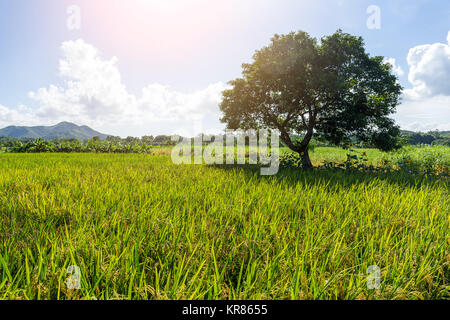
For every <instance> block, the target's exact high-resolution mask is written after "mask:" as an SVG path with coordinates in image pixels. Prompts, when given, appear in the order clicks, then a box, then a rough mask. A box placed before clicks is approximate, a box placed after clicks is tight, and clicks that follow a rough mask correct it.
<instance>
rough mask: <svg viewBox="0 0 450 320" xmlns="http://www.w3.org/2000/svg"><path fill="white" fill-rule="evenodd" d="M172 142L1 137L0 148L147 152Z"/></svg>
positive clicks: (158, 139) (15, 150) (159, 139)
mask: <svg viewBox="0 0 450 320" xmlns="http://www.w3.org/2000/svg"><path fill="white" fill-rule="evenodd" d="M172 144H173V143H172V142H171V141H170V137H167V136H158V137H156V138H155V139H153V137H148V136H144V137H142V138H134V137H128V138H126V139H122V138H120V137H108V138H107V139H106V140H100V139H99V137H93V138H92V139H89V140H87V141H86V142H82V141H80V140H76V139H63V140H53V141H45V140H42V139H35V140H32V139H11V138H9V139H2V140H0V150H1V149H3V150H4V151H5V152H10V153H11V152H12V153H41V152H62V153H71V152H95V153H148V152H149V151H150V150H151V149H152V148H154V147H155V146H169V145H172Z"/></svg>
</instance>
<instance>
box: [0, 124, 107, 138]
mask: <svg viewBox="0 0 450 320" xmlns="http://www.w3.org/2000/svg"><path fill="white" fill-rule="evenodd" d="M95 136H98V137H100V139H106V138H107V137H108V135H106V134H103V133H100V132H98V131H95V130H94V129H91V128H89V127H88V126H78V125H76V124H74V123H71V122H61V123H58V124H57V125H54V126H37V127H25V126H9V127H6V128H3V129H0V137H13V138H32V139H36V138H41V139H44V140H53V139H78V140H87V139H90V138H92V137H95Z"/></svg>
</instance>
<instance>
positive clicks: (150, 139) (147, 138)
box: [141, 136, 154, 145]
mask: <svg viewBox="0 0 450 320" xmlns="http://www.w3.org/2000/svg"><path fill="white" fill-rule="evenodd" d="M153 139H154V138H153V136H143V137H142V138H141V141H142V143H143V144H147V145H151V144H152V142H153Z"/></svg>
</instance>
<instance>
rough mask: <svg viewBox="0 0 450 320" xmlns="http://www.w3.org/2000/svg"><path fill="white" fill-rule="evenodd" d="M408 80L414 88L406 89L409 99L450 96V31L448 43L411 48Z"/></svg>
mask: <svg viewBox="0 0 450 320" xmlns="http://www.w3.org/2000/svg"><path fill="white" fill-rule="evenodd" d="M407 61H408V66H409V75H408V80H409V82H410V83H411V84H412V85H413V88H412V89H408V90H405V95H406V97H407V98H409V99H420V98H424V97H431V96H435V95H444V96H450V81H449V79H450V31H449V33H448V35H447V43H433V44H425V45H420V46H416V47H414V48H411V49H410V50H409V53H408V58H407Z"/></svg>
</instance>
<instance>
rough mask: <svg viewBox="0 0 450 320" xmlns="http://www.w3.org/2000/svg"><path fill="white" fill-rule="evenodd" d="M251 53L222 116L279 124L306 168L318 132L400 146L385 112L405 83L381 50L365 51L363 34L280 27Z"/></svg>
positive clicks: (234, 125) (231, 121)
mask: <svg viewBox="0 0 450 320" xmlns="http://www.w3.org/2000/svg"><path fill="white" fill-rule="evenodd" d="M253 60H254V61H253V63H251V64H243V65H242V68H243V71H242V75H243V77H242V78H238V79H235V80H233V81H230V82H229V85H230V86H231V88H230V89H228V90H225V91H224V92H223V93H222V96H223V98H222V102H221V104H220V109H221V111H222V112H223V117H222V118H221V121H222V122H225V123H226V124H227V127H228V128H229V129H234V130H236V129H244V130H245V129H258V128H262V127H265V128H268V129H275V130H278V131H279V132H280V138H281V140H282V141H283V143H284V144H285V145H286V146H288V147H289V148H290V149H291V150H293V151H295V152H298V153H299V154H300V155H301V158H302V163H303V167H304V168H311V167H312V164H311V160H310V158H309V154H308V144H309V142H310V141H311V139H312V138H313V136H315V137H316V138H317V139H319V140H323V141H328V142H331V143H333V144H335V145H346V144H347V145H348V144H349V142H350V137H352V136H356V137H357V138H358V139H359V140H360V141H363V142H366V143H370V144H371V145H373V146H375V147H377V148H380V149H382V150H391V149H393V148H396V147H398V143H397V140H398V139H397V138H398V136H399V134H400V130H399V128H398V127H397V126H396V125H395V123H394V121H393V120H391V119H390V118H389V117H388V116H389V115H390V114H392V113H393V112H394V111H395V107H396V106H397V105H398V103H399V97H400V93H401V90H402V88H401V86H400V85H399V83H398V81H397V78H396V76H395V75H394V74H393V73H392V66H391V65H389V64H387V63H384V62H383V57H370V56H369V55H368V54H367V53H366V52H365V49H364V41H363V39H362V38H360V37H355V36H352V35H349V34H346V33H343V32H342V31H341V30H338V31H337V32H336V33H334V34H333V35H331V36H328V37H324V38H322V39H321V41H320V43H318V41H317V40H316V39H314V38H311V37H310V36H309V35H308V34H307V33H305V32H302V31H299V32H297V33H289V34H287V35H275V36H274V37H273V38H272V41H271V44H270V45H269V46H267V47H264V48H262V49H261V50H259V51H256V53H255V54H254V56H253ZM294 135H301V137H302V139H300V140H298V141H294V140H293V139H292V137H293V136H294Z"/></svg>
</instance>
